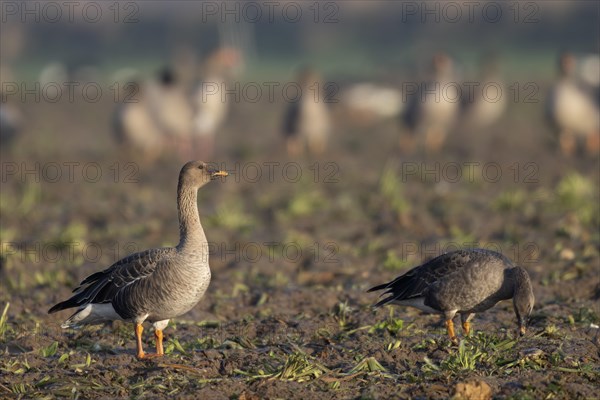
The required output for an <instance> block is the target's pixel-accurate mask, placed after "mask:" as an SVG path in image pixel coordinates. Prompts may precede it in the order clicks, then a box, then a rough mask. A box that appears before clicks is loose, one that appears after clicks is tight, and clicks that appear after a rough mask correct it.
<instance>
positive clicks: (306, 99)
mask: <svg viewBox="0 0 600 400" xmlns="http://www.w3.org/2000/svg"><path fill="white" fill-rule="evenodd" d="M297 79H298V80H297V84H298V85H299V87H300V89H301V93H300V96H299V98H298V99H296V100H295V101H291V102H290V103H289V105H288V109H287V111H286V113H285V116H284V126H283V133H284V135H285V137H286V148H287V152H288V155H289V156H292V157H294V156H298V155H300V154H303V153H304V151H305V147H308V152H309V153H310V154H311V155H316V156H318V155H321V154H323V152H324V151H325V149H326V148H327V141H328V139H329V135H330V133H331V117H330V111H329V108H328V106H327V103H326V94H325V93H324V91H325V90H324V89H325V88H324V85H323V82H322V81H321V77H320V75H319V74H318V73H317V72H316V71H315V70H314V69H312V68H310V67H305V68H303V69H302V70H301V71H300V73H299V74H298V77H297Z"/></svg>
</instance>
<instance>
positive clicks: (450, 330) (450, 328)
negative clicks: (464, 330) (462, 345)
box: [446, 319, 458, 343]
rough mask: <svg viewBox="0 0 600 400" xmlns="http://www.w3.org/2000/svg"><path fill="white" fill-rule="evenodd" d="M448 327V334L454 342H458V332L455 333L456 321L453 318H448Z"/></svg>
mask: <svg viewBox="0 0 600 400" xmlns="http://www.w3.org/2000/svg"><path fill="white" fill-rule="evenodd" d="M446 329H447V330H448V336H449V337H450V340H451V341H452V342H453V343H458V340H457V339H456V334H455V333H454V322H452V320H451V319H448V320H446Z"/></svg>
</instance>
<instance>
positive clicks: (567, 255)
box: [560, 248, 575, 261]
mask: <svg viewBox="0 0 600 400" xmlns="http://www.w3.org/2000/svg"><path fill="white" fill-rule="evenodd" d="M560 259H561V260H565V261H571V260H574V259H575V252H574V251H573V250H571V249H568V248H565V249H562V250H561V251H560Z"/></svg>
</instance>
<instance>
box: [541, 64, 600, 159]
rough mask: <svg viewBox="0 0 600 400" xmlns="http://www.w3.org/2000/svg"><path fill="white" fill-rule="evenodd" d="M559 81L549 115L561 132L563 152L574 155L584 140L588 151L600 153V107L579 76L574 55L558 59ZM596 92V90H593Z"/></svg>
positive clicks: (548, 106)
mask: <svg viewBox="0 0 600 400" xmlns="http://www.w3.org/2000/svg"><path fill="white" fill-rule="evenodd" d="M558 66H559V71H560V78H559V79H558V81H557V82H556V84H555V85H554V86H553V87H552V89H551V91H550V93H549V95H548V99H547V101H546V114H547V117H548V118H549V120H550V122H551V123H552V125H554V126H555V128H556V130H557V131H558V135H559V136H558V141H559V145H560V149H561V151H562V153H563V154H564V155H566V156H573V155H574V154H575V152H576V150H577V147H578V142H581V141H584V142H585V148H586V151H587V152H588V153H589V154H592V155H595V154H598V153H599V152H600V139H599V138H600V105H599V100H598V99H597V98H594V95H593V94H592V93H590V91H589V90H588V88H586V86H585V85H583V84H582V83H581V82H580V81H579V80H578V79H577V74H576V69H577V59H576V58H575V56H573V55H572V54H571V53H564V54H561V56H560V58H559V65H558ZM592 92H593V91H592Z"/></svg>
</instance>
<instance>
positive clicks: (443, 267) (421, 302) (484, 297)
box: [368, 249, 534, 342]
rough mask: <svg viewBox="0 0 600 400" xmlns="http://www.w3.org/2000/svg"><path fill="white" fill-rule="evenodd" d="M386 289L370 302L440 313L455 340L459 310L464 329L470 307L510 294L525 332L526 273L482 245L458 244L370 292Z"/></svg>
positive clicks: (529, 296) (529, 297)
mask: <svg viewBox="0 0 600 400" xmlns="http://www.w3.org/2000/svg"><path fill="white" fill-rule="evenodd" d="M383 289H387V291H386V292H385V293H384V294H389V296H388V297H386V298H384V299H382V300H381V301H379V302H378V303H377V304H375V307H380V306H382V305H384V304H397V305H403V306H411V307H415V308H418V309H420V310H422V311H425V312H428V313H441V314H444V318H445V320H446V328H447V331H448V336H449V337H450V340H452V341H453V342H456V341H457V339H456V335H455V334H454V323H453V322H452V320H453V319H454V316H455V315H456V314H457V313H458V314H460V316H461V320H462V327H463V330H464V331H465V334H467V335H468V334H469V331H470V321H471V319H472V318H473V317H474V316H475V313H478V312H483V311H485V310H487V309H490V308H492V307H493V306H495V305H496V303H498V302H499V301H501V300H507V299H511V298H512V299H513V305H514V310H515V314H516V316H517V322H518V326H519V334H520V335H523V334H525V330H526V325H527V318H528V317H529V315H530V314H531V310H532V309H533V303H534V297H533V291H532V288H531V281H530V280H529V275H528V274H527V271H525V269H524V268H522V267H518V266H515V265H514V264H513V263H512V262H511V261H510V260H509V259H508V258H506V257H505V256H503V255H502V254H500V253H496V252H494V251H489V250H484V249H471V250H458V251H453V252H450V253H446V254H443V255H441V256H439V257H436V258H434V259H433V260H431V261H428V262H426V263H425V264H423V265H420V266H418V267H415V268H413V269H411V270H410V271H408V272H406V273H405V274H404V275H401V276H399V277H398V278H396V279H394V280H393V281H391V282H388V283H384V284H383V285H379V286H375V287H373V288H371V289H369V290H368V291H369V292H372V291H375V290H383Z"/></svg>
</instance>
